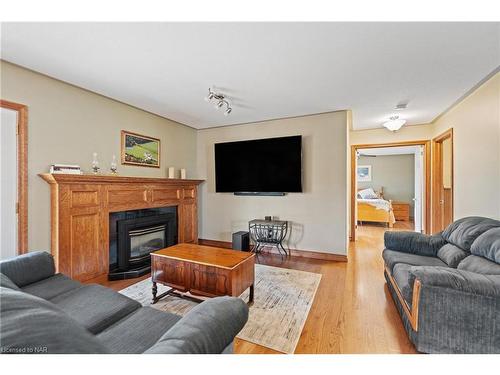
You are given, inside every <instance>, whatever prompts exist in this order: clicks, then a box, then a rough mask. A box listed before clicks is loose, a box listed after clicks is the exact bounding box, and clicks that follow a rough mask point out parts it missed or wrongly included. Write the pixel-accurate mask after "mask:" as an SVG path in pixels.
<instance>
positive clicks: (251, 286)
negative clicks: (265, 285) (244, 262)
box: [248, 284, 254, 303]
mask: <svg viewBox="0 0 500 375" xmlns="http://www.w3.org/2000/svg"><path fill="white" fill-rule="evenodd" d="M253 294H254V286H253V284H252V285H250V297H249V298H248V303H253Z"/></svg>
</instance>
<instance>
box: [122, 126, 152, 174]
mask: <svg viewBox="0 0 500 375" xmlns="http://www.w3.org/2000/svg"><path fill="white" fill-rule="evenodd" d="M121 136H122V141H121V155H122V164H131V165H139V166H142V167H154V168H160V140H159V139H158V138H153V137H148V136H145V135H141V134H137V133H132V132H129V131H126V130H122V132H121Z"/></svg>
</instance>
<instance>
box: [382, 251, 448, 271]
mask: <svg viewBox="0 0 500 375" xmlns="http://www.w3.org/2000/svg"><path fill="white" fill-rule="evenodd" d="M382 257H383V258H384V262H385V264H386V266H387V267H388V269H389V271H390V272H391V274H392V272H393V268H394V266H395V265H396V264H398V263H404V264H409V265H412V266H444V267H447V265H446V263H444V262H443V261H442V260H441V259H439V258H436V257H426V256H423V255H415V254H408V253H402V252H399V251H393V250H388V249H385V250H384V251H383V252H382Z"/></svg>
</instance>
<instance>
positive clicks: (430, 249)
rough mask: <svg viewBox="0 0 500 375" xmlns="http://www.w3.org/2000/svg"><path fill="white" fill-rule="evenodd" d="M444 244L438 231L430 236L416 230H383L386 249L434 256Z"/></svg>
mask: <svg viewBox="0 0 500 375" xmlns="http://www.w3.org/2000/svg"><path fill="white" fill-rule="evenodd" d="M445 244H446V241H445V240H444V238H443V237H441V234H440V233H437V234H434V235H432V236H430V235H426V234H422V233H417V232H404V231H403V232H385V234H384V245H385V248H386V249H389V250H395V251H400V252H403V253H410V254H416V255H424V256H436V254H437V252H438V250H439V249H440V248H441V247H442V246H444V245H445Z"/></svg>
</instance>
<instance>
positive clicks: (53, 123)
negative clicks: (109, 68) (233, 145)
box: [0, 61, 196, 250]
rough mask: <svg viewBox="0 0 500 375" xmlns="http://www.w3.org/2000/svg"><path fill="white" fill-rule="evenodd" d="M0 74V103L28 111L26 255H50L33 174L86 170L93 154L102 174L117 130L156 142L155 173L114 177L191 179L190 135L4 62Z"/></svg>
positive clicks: (45, 200)
mask: <svg viewBox="0 0 500 375" xmlns="http://www.w3.org/2000/svg"><path fill="white" fill-rule="evenodd" d="M0 69H1V92H0V97H1V98H2V99H5V100H9V101H13V102H18V103H22V104H26V105H27V106H28V111H29V116H28V117H29V122H28V189H29V196H28V210H29V211H28V212H29V217H28V220H29V243H28V245H29V249H31V250H34V249H43V250H48V249H50V229H49V224H50V216H49V187H48V185H47V183H45V182H43V181H42V179H41V178H40V177H38V176H37V174H38V173H42V172H48V168H49V165H50V164H52V163H68V164H78V165H80V166H81V167H82V168H84V169H86V170H89V169H90V163H91V161H92V153H93V152H97V153H98V154H99V159H100V162H101V167H102V168H103V170H106V169H108V168H109V163H110V161H111V157H112V155H113V154H115V155H116V156H117V158H119V155H120V130H122V129H125V130H130V131H134V132H137V133H140V134H145V135H149V136H152V137H156V138H160V139H161V168H160V169H157V168H145V167H133V166H123V165H119V167H118V172H119V173H120V174H122V175H127V176H151V177H165V176H166V168H167V167H168V166H174V167H175V168H176V169H179V168H186V169H187V174H188V177H194V176H195V175H196V131H195V130H194V129H192V128H189V127H187V126H184V125H181V124H178V123H176V122H174V121H170V120H167V119H165V118H162V117H159V116H155V115H152V114H150V113H147V112H144V111H141V110H139V109H136V108H133V107H131V106H128V105H126V104H122V103H119V102H117V101H114V100H111V99H108V98H105V97H103V96H100V95H97V94H94V93H92V92H89V91H86V90H83V89H80V88H77V87H75V86H72V85H68V84H65V83H63V82H61V81H58V80H55V79H52V78H49V77H46V76H44V75H40V74H37V73H34V72H32V71H29V70H26V69H23V68H21V67H18V66H16V65H12V64H9V63H7V62H4V61H1V62H0Z"/></svg>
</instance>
